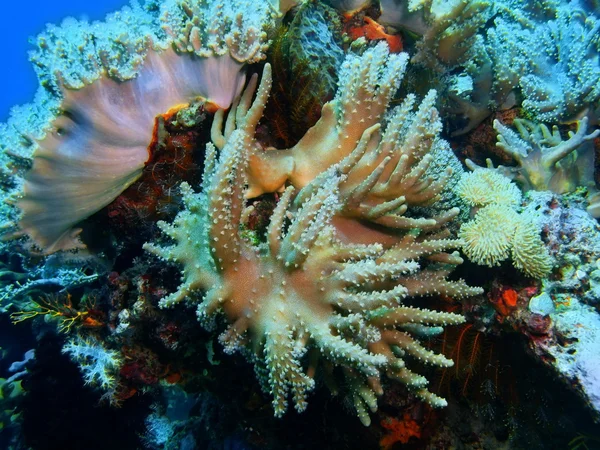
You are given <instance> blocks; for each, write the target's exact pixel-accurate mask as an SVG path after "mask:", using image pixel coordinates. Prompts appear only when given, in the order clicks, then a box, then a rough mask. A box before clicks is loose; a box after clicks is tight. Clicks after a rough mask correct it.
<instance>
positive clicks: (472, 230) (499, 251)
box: [458, 204, 519, 267]
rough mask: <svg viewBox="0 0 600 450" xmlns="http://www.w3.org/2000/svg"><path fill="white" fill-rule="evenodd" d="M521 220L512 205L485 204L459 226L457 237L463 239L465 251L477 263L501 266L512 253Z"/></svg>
mask: <svg viewBox="0 0 600 450" xmlns="http://www.w3.org/2000/svg"><path fill="white" fill-rule="evenodd" d="M518 223H519V214H517V212H516V211H515V210H513V209H512V208H511V207H510V206H506V205H496V204H493V205H489V206H486V207H485V208H483V209H481V210H479V212H478V213H477V215H476V216H475V218H474V219H473V220H471V221H470V222H467V223H465V224H464V225H463V226H462V227H461V228H460V232H459V234H458V236H459V238H461V239H462V240H463V241H464V244H463V251H464V252H465V254H466V255H467V257H468V258H469V259H470V260H471V261H473V262H475V263H477V264H481V265H485V266H489V267H493V266H499V265H500V262H501V261H504V260H505V259H506V258H508V256H509V254H510V250H511V246H512V235H513V233H514V231H515V227H516V226H517V224H518Z"/></svg>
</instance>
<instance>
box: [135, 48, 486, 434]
mask: <svg viewBox="0 0 600 450" xmlns="http://www.w3.org/2000/svg"><path fill="white" fill-rule="evenodd" d="M405 62H406V55H390V54H389V52H388V48H387V45H386V44H379V45H377V46H376V47H374V48H371V49H368V50H366V51H365V52H364V53H363V54H362V55H361V56H357V55H349V56H348V57H347V59H346V62H345V63H344V65H343V67H342V71H341V77H340V81H339V90H338V95H337V96H336V97H335V98H334V100H332V101H331V102H330V103H328V104H326V105H325V106H324V108H323V114H322V118H321V119H320V120H319V122H318V123H317V124H316V125H315V126H314V127H313V128H311V129H310V130H309V131H308V132H307V133H306V136H305V137H304V138H303V139H302V140H301V141H300V143H299V144H298V145H297V147H295V148H294V149H290V150H274V149H271V150H263V149H262V148H261V145H260V143H259V142H258V141H257V140H256V139H255V137H254V135H255V129H256V126H257V124H258V121H259V120H260V118H261V116H262V112H263V110H264V107H265V104H266V102H267V99H268V96H269V92H270V86H271V72H270V66H269V65H268V64H267V65H266V66H265V68H264V71H263V75H262V81H261V83H260V86H259V88H258V91H257V94H256V98H255V99H254V101H253V100H252V98H253V96H254V91H255V89H256V84H257V77H256V76H254V77H253V79H252V80H251V81H250V83H249V85H248V87H247V88H246V90H245V92H244V93H243V94H242V95H241V97H240V98H239V99H238V100H236V102H234V105H233V107H232V109H231V111H230V112H229V114H228V117H227V122H226V125H225V130H226V131H225V133H222V132H221V125H222V122H223V120H222V119H223V118H224V113H222V112H221V113H217V116H216V118H215V121H214V123H213V131H212V138H213V141H214V145H213V144H208V145H207V152H206V163H205V170H204V178H203V182H202V189H201V191H200V192H199V193H195V192H194V191H193V190H192V188H191V187H190V186H189V185H187V184H185V183H184V184H183V185H182V188H181V189H182V193H183V197H184V204H185V210H184V211H182V212H180V213H179V214H178V215H177V217H176V218H175V221H174V222H173V224H167V223H165V222H159V226H160V228H161V229H162V231H163V232H164V233H165V234H166V235H167V236H168V237H169V238H170V239H171V240H172V242H174V243H172V244H170V245H169V244H163V245H157V244H146V245H145V248H146V249H147V250H148V251H150V252H152V253H154V254H156V255H157V256H159V257H161V258H163V259H165V260H169V261H172V262H175V263H177V264H179V265H181V266H182V270H183V276H182V284H181V285H180V286H179V289H178V290H177V291H176V292H174V293H172V294H171V295H169V296H167V297H165V298H163V299H162V301H161V305H162V306H163V307H167V306H172V305H175V304H177V303H178V302H181V301H184V300H192V301H193V300H196V301H198V303H199V306H198V317H199V319H200V320H201V321H202V322H203V323H205V324H210V323H212V322H214V320H213V319H214V318H215V316H216V315H217V314H219V313H222V314H224V316H225V318H226V319H227V321H228V322H229V324H230V325H229V326H228V328H227V329H226V330H225V331H224V332H223V333H222V334H221V337H220V340H221V342H222V343H223V344H224V346H225V348H226V350H228V351H235V350H242V351H243V352H244V353H245V354H246V355H248V356H249V358H250V359H251V360H252V361H253V362H254V364H255V367H256V372H257V374H258V377H259V379H260V381H261V383H262V384H263V386H264V388H265V389H266V390H267V391H269V392H270V393H271V395H272V396H273V407H274V410H275V415H276V416H281V415H282V414H283V413H284V412H285V411H286V409H287V403H288V397H289V396H291V397H292V399H293V402H294V404H295V407H296V409H297V410H298V411H303V410H304V409H305V408H306V406H307V394H308V393H309V391H311V390H312V389H313V387H314V384H315V382H314V379H313V376H314V373H315V370H316V368H317V365H318V361H319V356H320V357H321V358H320V360H321V365H322V366H323V367H324V368H325V369H328V370H331V369H332V368H333V367H334V366H339V367H341V368H342V373H343V374H344V377H345V380H344V381H345V383H344V385H345V386H347V387H348V390H349V392H348V394H349V396H350V398H351V399H352V402H353V404H354V407H355V409H356V411H357V414H358V416H359V417H360V420H361V421H362V422H363V424H365V425H368V424H369V423H370V418H369V414H368V409H370V410H371V411H375V410H376V409H377V402H376V396H377V395H381V394H382V392H383V390H382V386H381V377H382V375H386V376H388V377H390V378H392V379H396V380H399V381H401V382H402V383H404V384H406V385H407V386H408V387H409V389H410V390H411V391H412V392H414V394H415V395H416V396H418V397H420V398H422V399H423V400H425V401H426V402H428V403H430V404H431V405H433V406H444V405H445V404H446V402H445V400H443V399H442V398H440V397H438V396H436V395H435V394H433V393H431V392H430V391H428V390H427V387H426V386H427V383H428V382H427V380H426V378H425V377H423V376H421V375H419V374H417V373H415V372H413V371H412V370H411V369H410V368H409V367H408V365H409V364H410V363H411V361H420V362H421V363H426V364H430V365H434V366H442V367H448V366H450V365H452V361H451V360H449V359H447V358H445V357H444V356H443V355H440V354H436V353H434V352H432V351H430V350H428V349H426V348H425V347H424V346H423V345H422V344H421V343H420V342H419V341H418V337H421V336H431V335H433V334H436V333H439V332H440V331H441V326H444V325H452V324H459V323H462V322H463V321H464V318H463V317H462V316H461V315H458V314H453V313H446V312H435V311H430V310H427V309H421V308H418V307H415V306H412V305H411V304H409V303H408V301H409V300H410V301H411V302H412V301H413V300H412V299H413V298H414V297H419V296H424V295H434V294H444V295H447V296H450V297H455V298H457V297H463V296H468V295H474V294H477V293H480V292H481V290H480V289H479V288H473V287H469V286H467V285H466V284H465V283H464V282H463V281H461V280H459V281H450V280H447V279H446V275H447V274H448V273H449V272H450V270H451V269H452V268H453V267H454V266H455V265H456V264H460V263H461V262H462V261H461V258H460V257H458V255H457V254H455V253H452V254H451V253H446V251H447V250H449V249H452V248H456V247H457V246H459V245H460V242H459V241H458V240H455V239H451V238H449V236H448V234H449V233H448V232H447V231H442V228H447V227H443V225H445V224H447V223H448V222H449V221H450V220H451V219H452V218H453V217H455V216H456V215H457V214H458V209H457V208H448V209H447V210H445V211H444V210H443V208H442V207H439V206H438V207H437V208H436V207H435V205H437V204H438V203H442V202H441V201H440V199H442V198H443V197H444V190H445V187H446V184H447V183H448V182H449V180H450V179H451V173H450V171H449V170H446V169H443V170H442V169H441V167H445V166H448V165H452V163H451V161H452V156H451V153H450V151H449V150H448V149H447V145H446V144H445V143H444V141H442V140H441V139H440V138H439V137H438V134H439V131H440V129H441V125H440V121H439V118H438V116H437V111H436V110H435V108H434V107H433V103H434V100H435V92H431V93H430V94H428V95H427V97H426V98H425V99H424V101H423V103H422V104H421V105H420V106H419V107H418V108H417V110H416V111H414V103H415V99H414V97H413V96H409V97H408V98H407V99H406V100H405V101H404V102H403V103H402V104H400V105H399V106H397V107H396V108H395V109H393V110H391V111H389V115H388V116H387V117H388V120H387V122H386V123H384V124H383V125H385V126H384V128H385V130H384V131H383V132H381V128H382V122H383V120H382V117H383V114H384V112H386V110H387V108H388V104H389V102H390V101H391V99H392V97H393V95H394V93H395V91H396V89H397V87H398V84H399V83H400V80H401V78H402V75H403V72H404V67H405ZM308 142H310V143H311V145H310V146H309V147H308V146H307V143H308ZM217 148H218V149H219V151H217ZM298 148H306V149H307V150H306V151H307V152H308V154H304V153H301V152H300V151H298ZM434 157H436V158H438V159H443V158H446V159H445V160H444V161H441V162H440V161H438V163H439V166H436V165H435V164H433V159H434ZM267 163H268V164H267ZM434 179H435V181H434ZM276 190H282V192H283V194H282V195H281V198H280V200H279V202H278V204H277V206H276V208H275V209H274V211H273V213H272V215H271V217H270V221H269V224H268V228H267V233H266V239H265V242H261V241H260V239H256V238H254V239H249V238H248V235H249V234H251V230H248V227H247V218H248V217H249V215H250V213H251V209H252V207H249V206H247V205H246V202H245V198H247V197H249V196H253V195H257V194H261V193H264V192H273V191H276ZM413 207H419V208H418V211H419V212H420V213H421V214H424V211H429V212H430V214H431V215H430V217H419V215H416V214H414V213H413V214H411V211H412V209H413Z"/></svg>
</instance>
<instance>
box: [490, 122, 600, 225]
mask: <svg viewBox="0 0 600 450" xmlns="http://www.w3.org/2000/svg"><path fill="white" fill-rule="evenodd" d="M514 125H515V127H516V128H517V131H518V134H517V133H515V132H514V131H513V130H511V129H510V128H508V127H506V126H504V125H503V124H502V123H500V122H499V121H498V120H495V121H494V129H495V130H496V131H497V132H498V143H497V144H496V145H497V146H498V147H499V148H501V149H502V150H503V151H504V152H506V153H507V154H508V155H510V156H511V157H512V158H513V159H514V160H515V161H516V162H517V164H518V167H515V168H512V167H502V166H500V167H499V170H501V171H503V172H504V173H505V174H507V175H508V176H510V177H512V178H514V179H515V180H516V181H517V182H519V184H520V185H521V186H522V187H523V190H525V191H528V190H530V189H533V190H536V191H545V190H549V191H552V192H556V193H557V194H564V193H566V192H573V191H574V190H575V189H576V188H577V187H578V186H585V187H587V188H588V189H590V190H591V192H592V193H595V192H596V183H595V181H594V147H593V140H594V139H595V138H597V137H598V136H600V130H595V131H593V132H592V133H590V134H587V125H588V118H587V117H584V118H583V119H581V120H580V121H578V122H577V131H576V132H569V138H568V139H566V140H563V139H562V137H561V135H560V132H559V130H558V127H556V126H554V127H553V128H552V132H550V130H549V129H548V127H547V126H546V125H544V124H538V123H535V122H531V121H529V120H525V119H515V121H514ZM589 211H590V214H592V215H593V213H594V212H595V208H594V207H593V205H592V207H591V208H590V209H589Z"/></svg>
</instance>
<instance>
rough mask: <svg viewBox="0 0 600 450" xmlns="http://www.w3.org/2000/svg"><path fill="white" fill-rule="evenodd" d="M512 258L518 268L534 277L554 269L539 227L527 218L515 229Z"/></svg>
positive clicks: (541, 275)
mask: <svg viewBox="0 0 600 450" xmlns="http://www.w3.org/2000/svg"><path fill="white" fill-rule="evenodd" d="M512 259H513V264H514V266H515V267H516V268H517V269H519V270H522V271H523V272H525V273H526V274H527V275H529V276H530V277H533V278H543V277H544V276H546V275H548V273H550V270H552V260H551V258H550V254H549V253H548V250H547V249H546V247H544V243H543V242H542V240H541V239H540V232H539V229H538V227H537V226H536V225H535V223H533V222H532V221H530V220H527V219H525V218H522V220H520V221H519V224H518V226H517V228H516V230H515V235H514V237H513V246H512Z"/></svg>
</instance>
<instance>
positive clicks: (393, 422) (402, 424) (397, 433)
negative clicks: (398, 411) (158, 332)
mask: <svg viewBox="0 0 600 450" xmlns="http://www.w3.org/2000/svg"><path fill="white" fill-rule="evenodd" d="M381 426H382V427H383V428H384V429H385V430H387V431H388V433H387V434H386V435H385V436H383V437H382V438H381V440H380V441H379V445H380V446H381V448H382V450H390V449H392V448H393V447H394V444H396V443H397V442H400V443H402V444H406V443H408V441H409V440H410V438H412V437H415V438H417V439H419V438H420V437H421V427H420V425H419V424H418V423H417V422H416V421H415V420H414V419H413V418H412V417H411V416H410V414H409V413H404V415H403V416H402V418H401V419H395V418H389V419H387V420H383V421H381Z"/></svg>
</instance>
